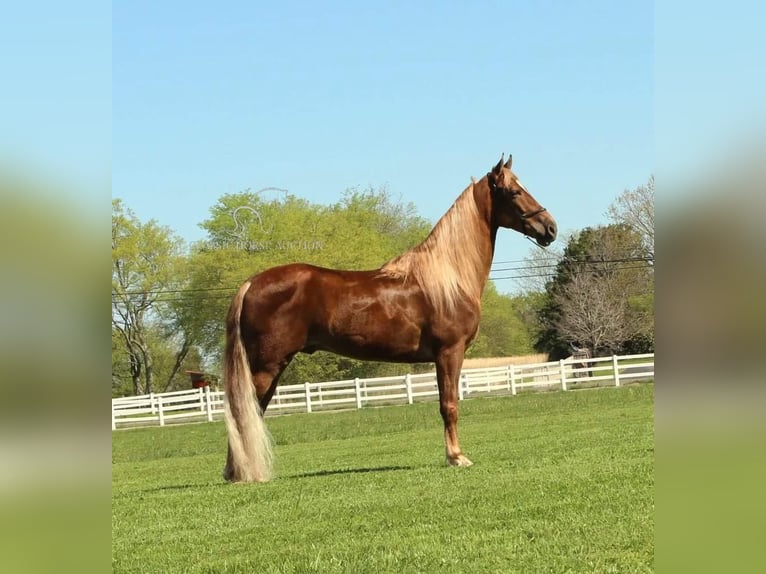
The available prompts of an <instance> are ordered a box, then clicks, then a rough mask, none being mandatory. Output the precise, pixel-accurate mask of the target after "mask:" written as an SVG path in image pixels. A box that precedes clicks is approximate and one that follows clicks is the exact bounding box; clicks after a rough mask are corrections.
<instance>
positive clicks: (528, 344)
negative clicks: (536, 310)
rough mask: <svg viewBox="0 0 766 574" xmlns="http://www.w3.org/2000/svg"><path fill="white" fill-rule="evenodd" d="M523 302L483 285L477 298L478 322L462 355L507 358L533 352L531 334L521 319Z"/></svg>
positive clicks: (492, 287) (490, 283)
mask: <svg viewBox="0 0 766 574" xmlns="http://www.w3.org/2000/svg"><path fill="white" fill-rule="evenodd" d="M522 309H523V301H522V299H521V298H518V297H509V296H507V295H503V294H502V293H498V291H497V288H496V287H495V284H494V283H492V282H491V281H490V282H488V283H487V286H486V287H485V289H484V293H483V294H482V298H481V322H480V324H479V334H478V335H477V336H476V339H475V340H474V342H473V344H472V345H471V347H470V348H469V349H468V352H467V353H466V356H467V357H469V358H474V357H508V356H512V355H526V354H529V353H531V352H533V350H534V347H533V340H532V333H531V332H530V329H529V328H528V327H527V325H526V324H525V323H524V320H523V317H522Z"/></svg>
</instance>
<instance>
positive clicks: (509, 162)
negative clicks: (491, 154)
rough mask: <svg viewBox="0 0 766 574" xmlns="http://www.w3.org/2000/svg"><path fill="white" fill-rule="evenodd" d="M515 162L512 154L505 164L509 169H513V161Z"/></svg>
mask: <svg viewBox="0 0 766 574" xmlns="http://www.w3.org/2000/svg"><path fill="white" fill-rule="evenodd" d="M512 160H513V156H512V155H511V154H508V161H507V162H505V167H507V168H508V169H511V161H512Z"/></svg>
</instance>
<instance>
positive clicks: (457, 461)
mask: <svg viewBox="0 0 766 574" xmlns="http://www.w3.org/2000/svg"><path fill="white" fill-rule="evenodd" d="M447 464H448V465H450V466H472V465H473V463H472V462H471V461H470V460H468V457H467V456H465V455H462V454H461V455H459V456H456V457H455V458H448V459H447Z"/></svg>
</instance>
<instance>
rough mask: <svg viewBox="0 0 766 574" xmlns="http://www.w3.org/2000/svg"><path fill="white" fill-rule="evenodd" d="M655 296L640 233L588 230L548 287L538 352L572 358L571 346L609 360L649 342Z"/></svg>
mask: <svg viewBox="0 0 766 574" xmlns="http://www.w3.org/2000/svg"><path fill="white" fill-rule="evenodd" d="M652 293H653V270H652V268H651V266H650V265H649V258H648V257H647V256H645V254H644V246H643V243H642V238H641V237H640V235H639V234H638V233H637V232H636V231H634V230H633V229H632V228H631V227H629V226H628V225H625V224H612V225H608V226H600V227H595V228H586V229H584V230H582V231H581V232H580V233H578V234H576V235H574V236H572V238H571V239H570V241H569V243H568V244H567V246H566V248H565V249H564V255H563V257H562V258H561V260H560V261H559V263H558V265H557V266H556V272H555V274H554V277H553V279H552V280H550V281H549V282H548V284H547V286H546V296H545V300H544V302H543V304H542V306H541V308H540V314H539V316H540V323H541V326H542V329H541V333H540V337H539V339H538V343H537V347H538V349H540V350H544V351H547V352H549V354H551V355H552V356H553V357H554V358H556V357H563V356H567V355H568V354H570V347H569V346H570V344H571V343H577V344H579V345H581V346H586V347H588V348H590V349H591V351H592V352H593V353H594V354H604V353H611V352H616V351H617V350H619V349H620V348H622V347H623V346H625V345H626V344H627V343H628V342H629V341H631V340H634V339H639V338H640V339H644V340H646V339H647V338H649V337H650V336H651V334H652V333H653V297H650V296H651V294H652ZM650 301H651V302H652V305H651V308H650V305H648V303H649V302H650Z"/></svg>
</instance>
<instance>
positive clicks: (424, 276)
mask: <svg viewBox="0 0 766 574" xmlns="http://www.w3.org/2000/svg"><path fill="white" fill-rule="evenodd" d="M504 155H505V154H503V156H501V158H500V161H499V162H498V163H497V165H495V166H494V167H493V168H492V169H491V170H490V171H489V172H488V173H487V174H486V175H485V176H484V177H483V178H481V179H480V180H479V181H476V180H475V179H473V178H471V183H470V184H469V185H468V187H467V188H466V189H465V190H464V191H463V192H462V193H461V194H460V196H459V197H458V198H457V199H456V200H455V202H454V203H453V204H452V206H451V207H450V208H449V210H448V211H447V212H446V213H445V214H444V216H442V217H441V219H439V221H438V222H437V223H436V225H435V226H434V228H433V229H432V230H431V232H430V234H429V235H428V236H427V237H426V239H425V240H424V241H423V242H422V243H420V244H419V245H416V246H415V247H413V248H411V249H410V250H408V251H406V252H405V253H403V254H401V255H399V256H397V257H395V258H393V259H391V260H390V261H388V262H387V263H385V264H384V265H383V266H382V267H380V268H379V269H375V270H369V271H344V270H337V269H327V268H322V267H317V266H314V265H309V264H303V263H292V264H288V265H282V266H279V267H273V268H270V269H267V270H265V271H263V272H261V273H258V274H256V275H253V276H252V277H250V278H249V279H247V281H245V282H244V283H243V284H242V285H241V286H240V287H239V290H238V291H237V293H236V295H235V296H234V298H233V300H232V303H231V306H230V308H229V311H228V314H227V317H226V346H225V351H224V362H223V379H224V389H225V399H226V400H225V409H224V411H225V420H226V427H227V431H228V453H227V457H226V466H225V468H224V471H223V477H224V479H225V480H227V481H230V482H265V481H268V480H270V478H271V476H272V470H271V467H272V460H273V453H272V443H271V437H270V435H269V433H268V431H267V429H266V426H265V423H264V420H263V414H264V412H265V411H266V408H267V407H268V404H269V401H270V400H271V397H272V395H273V394H274V391H275V389H276V386H277V383H278V381H279V377H280V375H281V374H282V372H283V371H284V369H285V368H286V367H287V365H288V364H289V363H290V361H291V359H292V358H293V357H294V356H295V354H296V353H300V352H302V353H309V354H311V353H314V352H315V351H318V350H324V351H330V352H333V353H337V354H340V355H345V356H348V357H352V358H356V359H363V360H377V361H389V362H398V363H423V362H433V363H435V365H436V378H437V386H438V388H439V411H440V413H441V417H442V420H443V423H444V444H445V451H446V459H447V464H449V465H452V466H458V467H467V466H471V465H472V464H473V463H472V462H471V460H469V459H468V457H467V456H466V455H465V454H464V453H463V451H462V450H461V448H460V444H459V442H458V433H457V420H458V381H459V377H460V370H461V367H462V364H463V358H464V356H465V351H466V349H467V348H468V346H469V345H470V344H471V342H472V341H473V339H474V338H475V337H476V334H477V332H478V329H479V318H480V313H481V295H482V291H483V289H484V286H485V284H486V282H487V279H488V277H489V270H490V266H491V264H492V257H493V254H494V249H495V239H496V236H497V231H498V228H500V227H504V228H510V229H513V230H515V231H517V232H519V233H521V234H523V235H526V236H528V237H529V238H530V239H532V240H534V241H536V242H537V243H538V244H539V245H541V246H543V247H544V246H547V245H550V244H551V243H552V242H553V241H554V240H555V238H556V221H555V220H554V219H553V217H552V216H551V215H550V214H549V213H548V211H547V210H546V209H545V208H544V207H542V206H541V205H540V204H539V203H538V202H537V200H535V198H534V197H532V195H531V194H530V193H529V192H528V191H527V189H526V188H525V187H524V186H523V185H522V184H521V182H520V181H519V180H518V178H517V177H516V175H515V174H514V173H513V171H511V165H512V156H509V157H508V161H506V162H504Z"/></svg>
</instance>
